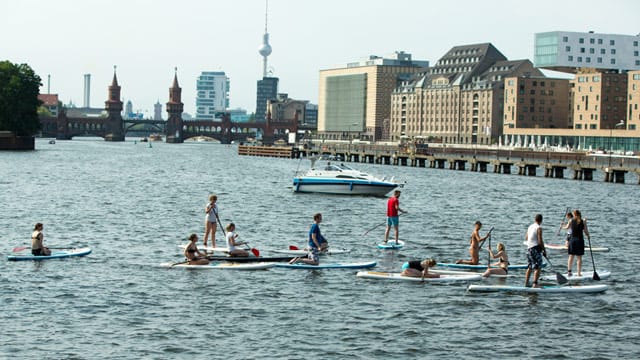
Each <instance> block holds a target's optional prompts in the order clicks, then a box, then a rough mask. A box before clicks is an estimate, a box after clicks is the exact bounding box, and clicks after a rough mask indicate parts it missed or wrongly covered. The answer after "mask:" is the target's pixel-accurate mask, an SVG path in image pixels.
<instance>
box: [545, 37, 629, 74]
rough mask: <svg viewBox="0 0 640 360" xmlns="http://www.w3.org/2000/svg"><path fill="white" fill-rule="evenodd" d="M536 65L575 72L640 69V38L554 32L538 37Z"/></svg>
mask: <svg viewBox="0 0 640 360" xmlns="http://www.w3.org/2000/svg"><path fill="white" fill-rule="evenodd" d="M534 55H535V59H534V63H535V65H536V66H537V67H539V68H544V69H550V70H556V71H563V72H572V73H575V72H576V71H577V69H578V68H582V67H588V68H594V69H600V70H617V71H626V70H640V36H638V35H620V34H598V33H595V32H593V31H589V32H571V31H551V32H543V33H537V34H535V45H534Z"/></svg>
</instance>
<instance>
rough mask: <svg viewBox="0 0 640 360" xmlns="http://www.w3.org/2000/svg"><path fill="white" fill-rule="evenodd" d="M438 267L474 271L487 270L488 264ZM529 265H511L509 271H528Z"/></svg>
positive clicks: (441, 264)
mask: <svg viewBox="0 0 640 360" xmlns="http://www.w3.org/2000/svg"><path fill="white" fill-rule="evenodd" d="M437 265H438V266H444V267H450V268H456V269H474V270H487V264H484V265H483V264H477V265H470V264H455V263H438V264H437ZM546 265H547V264H546V263H544V264H542V267H545V266H546ZM527 266H528V265H527V264H517V265H509V266H508V269H509V270H515V269H526V268H527Z"/></svg>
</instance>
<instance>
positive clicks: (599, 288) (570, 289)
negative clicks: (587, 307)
mask: <svg viewBox="0 0 640 360" xmlns="http://www.w3.org/2000/svg"><path fill="white" fill-rule="evenodd" d="M608 288H609V287H608V286H607V285H604V284H600V285H583V286H580V285H569V286H558V285H553V286H542V287H539V288H534V287H525V286H515V285H481V284H471V285H469V286H468V287H467V290H468V291H478V292H497V291H508V292H521V293H598V292H603V291H607V289H608Z"/></svg>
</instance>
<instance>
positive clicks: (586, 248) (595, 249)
mask: <svg viewBox="0 0 640 360" xmlns="http://www.w3.org/2000/svg"><path fill="white" fill-rule="evenodd" d="M523 244H524V245H527V243H526V242H523ZM544 247H545V249H550V250H567V247H566V246H565V245H560V244H544ZM584 251H589V245H587V244H585V245H584ZM591 251H593V252H609V251H610V249H609V248H608V247H597V246H593V247H591Z"/></svg>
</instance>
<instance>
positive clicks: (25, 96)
mask: <svg viewBox="0 0 640 360" xmlns="http://www.w3.org/2000/svg"><path fill="white" fill-rule="evenodd" d="M40 80H41V79H40V76H38V75H36V73H35V72H34V71H33V69H31V67H30V66H29V65H27V64H20V65H17V64H13V63H11V62H9V61H0V130H5V131H6V130H8V131H12V132H13V133H15V134H16V135H18V136H31V135H34V134H35V133H37V132H38V130H40V127H41V125H40V119H39V118H38V107H39V106H40V105H41V103H42V102H41V101H40V100H38V94H39V93H40V85H41V83H40Z"/></svg>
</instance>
